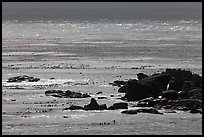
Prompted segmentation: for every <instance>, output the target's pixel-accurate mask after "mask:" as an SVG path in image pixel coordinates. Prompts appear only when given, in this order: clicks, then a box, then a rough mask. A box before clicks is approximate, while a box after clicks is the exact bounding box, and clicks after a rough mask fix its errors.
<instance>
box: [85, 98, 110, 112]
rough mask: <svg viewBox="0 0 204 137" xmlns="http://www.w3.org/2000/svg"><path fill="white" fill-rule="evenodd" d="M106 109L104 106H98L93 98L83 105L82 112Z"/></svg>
mask: <svg viewBox="0 0 204 137" xmlns="http://www.w3.org/2000/svg"><path fill="white" fill-rule="evenodd" d="M103 109H107V106H106V104H102V105H99V104H98V103H97V101H96V100H95V99H94V98H91V102H90V103H89V104H88V105H84V110H103Z"/></svg>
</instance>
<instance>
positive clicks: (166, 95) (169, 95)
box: [162, 90, 179, 99]
mask: <svg viewBox="0 0 204 137" xmlns="http://www.w3.org/2000/svg"><path fill="white" fill-rule="evenodd" d="M178 96H179V95H178V92H177V91H175V90H167V91H163V92H162V97H163V98H167V99H178Z"/></svg>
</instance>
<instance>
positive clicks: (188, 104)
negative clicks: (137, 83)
mask: <svg viewBox="0 0 204 137" xmlns="http://www.w3.org/2000/svg"><path fill="white" fill-rule="evenodd" d="M192 107H196V108H201V109H202V100H199V99H178V100H165V101H163V102H161V101H160V102H159V103H158V104H156V105H155V106H154V108H165V109H176V110H184V111H186V110H190V109H191V108H192Z"/></svg>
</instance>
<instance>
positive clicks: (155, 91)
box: [118, 69, 202, 113]
mask: <svg viewBox="0 0 204 137" xmlns="http://www.w3.org/2000/svg"><path fill="white" fill-rule="evenodd" d="M118 92H124V93H125V96H124V97H122V99H123V100H127V101H138V104H137V106H139V107H154V108H157V109H161V108H165V109H177V110H185V111H186V110H190V112H192V113H195V112H198V113H202V76H199V75H198V74H192V72H190V71H187V70H181V69H166V71H165V72H162V73H160V74H153V75H151V76H147V75H146V74H141V73H140V78H139V80H136V79H130V80H128V81H127V83H126V84H125V85H124V86H122V87H121V88H119V90H118ZM130 113H132V112H130Z"/></svg>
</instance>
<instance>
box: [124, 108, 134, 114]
mask: <svg viewBox="0 0 204 137" xmlns="http://www.w3.org/2000/svg"><path fill="white" fill-rule="evenodd" d="M121 113H122V114H137V110H136V109H134V110H123V111H122V112H121Z"/></svg>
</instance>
